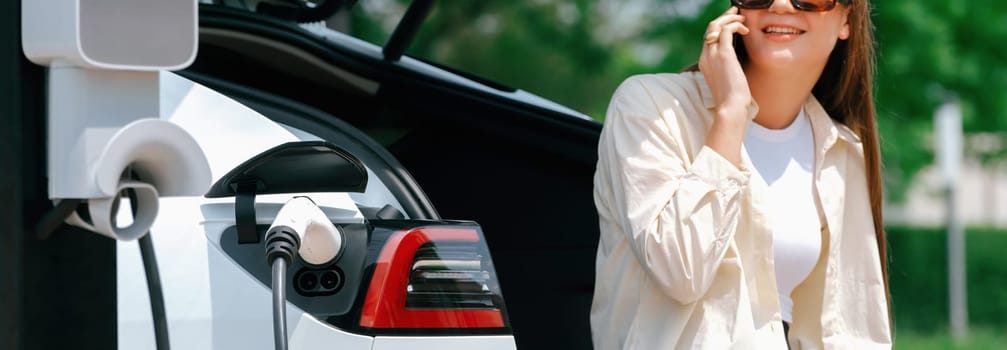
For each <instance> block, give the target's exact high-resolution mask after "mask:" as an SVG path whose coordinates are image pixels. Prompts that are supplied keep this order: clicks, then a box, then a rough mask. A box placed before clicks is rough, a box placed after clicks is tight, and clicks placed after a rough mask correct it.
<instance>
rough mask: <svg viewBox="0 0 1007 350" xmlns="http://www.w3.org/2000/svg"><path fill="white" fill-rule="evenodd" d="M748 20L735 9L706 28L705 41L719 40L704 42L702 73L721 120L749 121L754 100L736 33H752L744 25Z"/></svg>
mask: <svg viewBox="0 0 1007 350" xmlns="http://www.w3.org/2000/svg"><path fill="white" fill-rule="evenodd" d="M744 20H745V17H744V16H742V15H740V14H739V10H738V8H737V7H734V6H731V8H729V9H727V12H724V14H723V15H721V16H720V17H717V18H716V19H714V20H713V21H710V24H709V25H708V26H707V28H706V37H704V39H707V38H709V39H713V38H716V41H713V42H710V40H706V41H705V42H704V43H703V52H702V54H700V56H699V70H700V72H702V73H703V77H704V78H706V84H707V85H709V87H710V92H711V93H712V94H713V100H714V102H715V103H716V106H717V110H718V113H717V114H718V117H737V118H746V117H747V113H746V112H745V111H746V109H747V107H748V104H749V103H751V101H752V93H751V91H750V90H749V89H748V80H747V79H746V78H745V72H744V71H743V70H742V69H741V63H740V62H738V56H737V54H736V53H735V48H734V33H738V34H741V35H747V34H748V32H749V30H748V27H746V26H745V25H744V24H743V22H744ZM721 112H727V113H721ZM722 114H728V115H722ZM742 120H744V119H742ZM744 121H746V122H747V120H744Z"/></svg>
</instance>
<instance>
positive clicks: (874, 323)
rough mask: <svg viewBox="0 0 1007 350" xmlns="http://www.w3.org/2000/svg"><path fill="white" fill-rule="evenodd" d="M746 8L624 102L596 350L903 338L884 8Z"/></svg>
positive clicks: (612, 148)
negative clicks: (894, 279) (887, 146)
mask: <svg viewBox="0 0 1007 350" xmlns="http://www.w3.org/2000/svg"><path fill="white" fill-rule="evenodd" d="M732 4H733V5H734V6H732V7H731V8H730V9H729V10H728V11H727V12H726V13H724V14H723V15H722V16H720V17H718V18H716V19H714V20H713V21H712V22H710V24H709V26H708V28H707V32H706V34H705V36H704V43H703V44H704V47H703V51H702V54H701V56H700V58H699V64H698V71H697V69H696V68H697V67H693V68H692V69H690V70H689V71H687V72H684V73H680V74H657V75H642V76H634V77H631V78H629V79H628V80H626V81H625V82H624V83H623V84H622V85H621V86H620V87H619V88H618V90H617V91H616V92H615V95H614V96H613V98H612V101H611V104H610V106H609V110H608V115H607V119H606V121H605V127H604V129H603V131H602V136H601V144H600V146H599V161H598V169H597V172H596V174H595V193H594V195H595V204H596V205H597V207H598V213H599V217H600V224H601V242H600V246H599V249H598V260H597V266H596V268H597V279H596V287H595V295H594V301H593V305H592V310H591V327H592V333H593V338H594V339H593V340H594V345H595V348H596V349H672V348H674V349H688V348H704V349H727V348H740V349H786V348H788V346H789V347H790V348H791V349H874V348H890V347H891V333H890V326H889V315H888V292H887V268H886V266H885V264H884V263H883V262H884V261H885V254H884V251H885V244H884V242H885V240H884V231H883V229H882V226H881V224H882V220H881V184H880V183H881V181H880V176H881V175H880V169H879V168H880V165H879V159H878V158H879V152H878V138H877V131H876V126H875V121H874V117H875V112H874V104H873V101H872V95H871V89H872V87H871V75H872V73H873V67H874V63H873V44H874V43H873V37H872V25H871V21H870V18H869V13H870V9H869V4H868V3H867V1H866V0H847V1H838V2H837V1H836V0H776V1H772V0H732ZM738 37H740V38H738ZM697 41H698V40H697Z"/></svg>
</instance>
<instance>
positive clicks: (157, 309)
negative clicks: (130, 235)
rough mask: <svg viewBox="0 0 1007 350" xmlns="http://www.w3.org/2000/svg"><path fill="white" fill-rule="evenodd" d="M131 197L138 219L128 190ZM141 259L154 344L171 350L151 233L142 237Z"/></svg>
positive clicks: (130, 191) (159, 349)
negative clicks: (152, 323)
mask: <svg viewBox="0 0 1007 350" xmlns="http://www.w3.org/2000/svg"><path fill="white" fill-rule="evenodd" d="M126 196H127V197H129V208H130V209H131V210H132V212H133V218H134V219H135V218H136V210H137V199H136V191H135V190H133V189H127V190H126ZM139 243H140V258H141V259H143V273H144V275H146V276H147V294H149V295H150V313H151V316H152V318H153V319H154V343H155V344H156V345H157V350H169V349H170V348H171V347H170V346H169V342H168V315H167V313H165V311H164V293H163V290H162V288H161V277H160V275H159V274H158V268H157V256H156V255H155V253H154V240H153V239H151V238H150V231H147V232H146V233H144V234H143V236H142V237H140V240H139Z"/></svg>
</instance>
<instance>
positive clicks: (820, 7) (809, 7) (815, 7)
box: [731, 0, 850, 12]
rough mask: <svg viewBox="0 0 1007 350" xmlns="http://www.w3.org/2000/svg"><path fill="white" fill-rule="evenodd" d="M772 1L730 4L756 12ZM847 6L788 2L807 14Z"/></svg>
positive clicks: (817, 0)
mask: <svg viewBox="0 0 1007 350" xmlns="http://www.w3.org/2000/svg"><path fill="white" fill-rule="evenodd" d="M773 1H774V0H731V4H733V5H734V6H737V7H738V8H743V9H749V10H756V9H767V8H769V6H771V5H773ZM837 2H838V3H842V4H843V5H849V3H850V0H790V4H791V5H793V6H794V8H795V9H798V10H800V11H809V12H825V11H830V10H832V9H834V8H836V3H837Z"/></svg>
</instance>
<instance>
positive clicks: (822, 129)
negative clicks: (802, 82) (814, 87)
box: [693, 71, 860, 149]
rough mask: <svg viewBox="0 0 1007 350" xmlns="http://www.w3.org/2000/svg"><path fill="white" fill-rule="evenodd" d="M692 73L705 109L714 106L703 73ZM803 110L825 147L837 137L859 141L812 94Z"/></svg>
mask: <svg viewBox="0 0 1007 350" xmlns="http://www.w3.org/2000/svg"><path fill="white" fill-rule="evenodd" d="M693 74H694V76H695V78H696V81H697V82H698V85H699V94H700V97H701V98H702V99H703V106H704V107H706V109H707V110H710V109H712V108H713V107H716V103H715V102H714V101H713V94H712V93H711V92H710V86H709V85H707V84H706V79H705V78H704V77H703V74H702V73H700V72H698V71H697V72H693ZM804 110H805V112H806V113H807V114H808V120H810V121H811V128H812V132H813V133H814V135H815V138H816V139H818V140H825V141H826V142H825V144H824V146H826V148H825V149H828V148H829V147H831V146H832V145H833V144H835V141H836V140H837V139H838V140H843V141H845V142H847V143H851V144H859V143H860V137H859V136H857V134H856V133H854V132H853V130H850V128H849V127H847V126H846V125H844V124H843V123H840V122H838V121H836V120H834V119H832V118H830V117H829V113H828V112H826V111H825V108H824V107H822V104H821V103H819V102H818V99H817V98H815V96H814V95H810V94H809V95H808V99H807V101H805V102H804ZM823 136H824V138H823Z"/></svg>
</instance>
